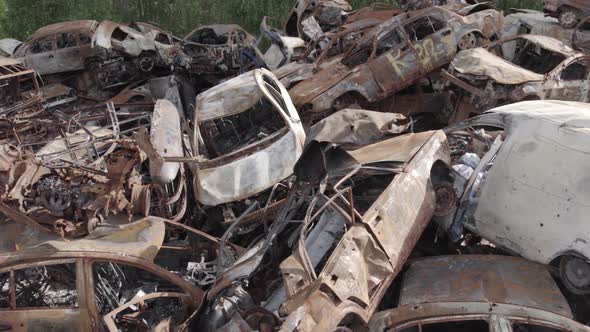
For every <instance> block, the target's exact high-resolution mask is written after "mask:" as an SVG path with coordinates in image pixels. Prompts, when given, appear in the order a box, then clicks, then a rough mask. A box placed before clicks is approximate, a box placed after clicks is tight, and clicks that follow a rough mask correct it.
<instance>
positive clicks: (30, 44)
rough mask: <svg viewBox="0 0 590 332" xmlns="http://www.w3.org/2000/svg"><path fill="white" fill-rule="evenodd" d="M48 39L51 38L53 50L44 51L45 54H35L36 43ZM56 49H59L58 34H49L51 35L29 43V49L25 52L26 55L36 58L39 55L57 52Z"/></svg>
mask: <svg viewBox="0 0 590 332" xmlns="http://www.w3.org/2000/svg"><path fill="white" fill-rule="evenodd" d="M46 38H51V50H49V51H43V52H39V53H35V52H33V46H34V45H35V43H38V42H39V40H42V39H46ZM56 48H57V45H56V34H49V35H45V36H42V37H39V38H36V39H34V40H31V41H30V42H29V45H28V48H27V49H26V50H25V54H27V55H29V56H36V55H39V54H45V53H52V52H55V51H56Z"/></svg>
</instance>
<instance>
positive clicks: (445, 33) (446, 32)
mask: <svg viewBox="0 0 590 332" xmlns="http://www.w3.org/2000/svg"><path fill="white" fill-rule="evenodd" d="M441 34H442V35H443V36H448V35H450V34H451V30H445V31H443V32H442V33H441Z"/></svg>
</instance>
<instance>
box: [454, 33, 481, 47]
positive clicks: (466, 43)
mask: <svg viewBox="0 0 590 332" xmlns="http://www.w3.org/2000/svg"><path fill="white" fill-rule="evenodd" d="M457 46H458V47H459V49H460V50H468V49H470V48H476V47H477V36H476V35H475V34H474V33H473V32H470V33H468V34H466V35H464V36H463V37H461V40H459V43H458V44H457Z"/></svg>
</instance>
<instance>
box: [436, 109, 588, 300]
mask: <svg viewBox="0 0 590 332" xmlns="http://www.w3.org/2000/svg"><path fill="white" fill-rule="evenodd" d="M589 110H590V107H588V104H585V103H574V102H564V101H527V102H522V103H517V104H512V105H507V106H503V107H499V108H496V109H493V110H491V111H489V112H486V113H485V114H483V115H480V116H477V117H475V118H472V119H470V120H466V121H465V122H462V123H459V124H457V125H454V126H451V127H449V128H447V129H445V131H446V133H447V136H448V137H449V142H450V144H451V146H452V147H453V149H452V155H453V160H454V161H453V168H454V169H456V170H458V171H459V172H460V173H459V174H461V175H457V176H455V188H456V189H455V190H456V191H457V193H458V194H457V197H460V199H458V200H457V203H456V207H457V208H456V209H455V210H454V211H450V212H449V214H448V215H447V217H448V218H445V219H438V220H437V221H438V222H439V224H441V225H443V228H444V229H446V230H447V231H448V234H449V236H450V237H451V239H453V240H458V239H459V237H461V234H462V233H463V230H464V229H466V230H469V231H471V232H474V233H476V234H478V235H480V236H482V237H483V238H485V239H487V240H488V241H490V242H492V243H494V244H495V245H497V246H498V247H500V248H504V249H506V250H508V251H509V252H514V253H516V254H518V255H521V256H523V257H524V258H527V259H530V260H533V261H536V262H540V263H543V264H550V263H553V264H556V265H559V266H560V274H561V279H562V281H563V282H564V284H565V285H566V286H567V287H568V289H569V290H570V291H572V292H575V293H580V294H588V293H589V292H590V251H589V247H588V246H587V242H588V241H589V240H590V233H588V228H587V227H586V224H585V222H584V220H585V216H586V215H587V214H588V211H587V210H588V206H589V205H588V204H587V203H588V202H587V199H588V195H587V194H586V193H587V190H588V187H587V186H585V185H584V183H585V182H584V181H585V180H584V177H582V178H580V177H579V175H577V174H581V173H579V172H580V171H581V170H582V169H585V168H586V167H588V165H587V164H588V162H589V160H588V154H587V152H588V144H587V142H588V140H587V137H586V136H587V132H588V131H587V130H586V128H587V123H588V114H590V113H588V111H589ZM461 159H471V160H472V161H471V162H465V161H462V160H461ZM564 160H571V161H575V162H571V163H563V161H564ZM535 165H543V166H542V167H536V166H535ZM498 193H502V195H498ZM532 202H535V203H534V208H531V203H532ZM443 220H444V221H443Z"/></svg>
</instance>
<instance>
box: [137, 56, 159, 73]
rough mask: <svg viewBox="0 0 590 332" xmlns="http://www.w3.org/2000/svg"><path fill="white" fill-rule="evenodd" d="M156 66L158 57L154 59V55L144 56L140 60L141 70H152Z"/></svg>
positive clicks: (145, 71) (147, 71)
mask: <svg viewBox="0 0 590 332" xmlns="http://www.w3.org/2000/svg"><path fill="white" fill-rule="evenodd" d="M155 66H156V59H154V57H153V56H151V55H147V56H144V57H142V58H141V59H140V60H139V70H141V71H142V72H144V73H149V72H151V71H152V70H154V67H155Z"/></svg>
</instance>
